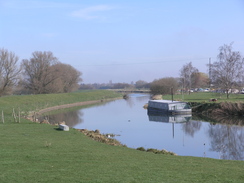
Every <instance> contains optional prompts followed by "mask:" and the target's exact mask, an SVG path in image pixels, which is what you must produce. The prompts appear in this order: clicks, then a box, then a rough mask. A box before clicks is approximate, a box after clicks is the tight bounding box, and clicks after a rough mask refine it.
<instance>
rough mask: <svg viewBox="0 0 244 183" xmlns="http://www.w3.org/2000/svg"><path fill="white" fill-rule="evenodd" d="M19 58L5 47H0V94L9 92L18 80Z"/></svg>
mask: <svg viewBox="0 0 244 183" xmlns="http://www.w3.org/2000/svg"><path fill="white" fill-rule="evenodd" d="M18 60H19V58H18V57H17V56H16V55H15V54H14V53H13V52H9V51H8V50H6V49H0V96H2V95H5V94H10V93H11V92H12V90H13V87H14V86H15V84H16V83H17V82H18V79H19V75H20V72H21V68H20V67H19V66H18V65H17V62H18Z"/></svg>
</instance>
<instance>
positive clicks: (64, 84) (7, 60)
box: [0, 48, 82, 96]
mask: <svg viewBox="0 0 244 183" xmlns="http://www.w3.org/2000/svg"><path fill="white" fill-rule="evenodd" d="M18 61H19V57H18V56H17V55H15V54H14V53H13V52H11V51H8V50H7V49H4V48H2V49H0V96H3V95H9V94H14V93H16V94H48V93H67V92H72V91H74V90H77V89H78V88H79V82H81V81H82V79H81V75H82V73H81V72H79V71H78V70H76V69H75V68H74V67H72V66H71V65H69V64H64V63H61V62H60V61H59V60H58V59H57V58H56V57H55V56H54V55H53V53H52V52H50V51H43V52H42V51H35V52H33V53H32V55H31V57H30V59H23V60H22V61H21V64H19V65H18Z"/></svg>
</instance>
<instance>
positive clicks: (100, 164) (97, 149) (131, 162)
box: [0, 91, 244, 183]
mask: <svg viewBox="0 0 244 183" xmlns="http://www.w3.org/2000/svg"><path fill="white" fill-rule="evenodd" d="M110 96H111V97H117V94H113V93H107V91H93V92H84V93H74V94H58V95H36V96H11V97H3V98H0V109H1V110H3V109H4V110H5V114H6V115H5V117H6V118H8V119H12V117H11V113H12V108H13V106H15V107H16V108H18V107H21V108H25V110H26V111H27V110H37V109H42V108H44V107H45V106H48V107H50V106H54V105H56V104H58V105H63V104H67V103H72V102H71V101H73V102H79V101H85V100H100V99H101V98H100V97H103V98H108V97H110ZM22 97H23V98H22ZM0 138H1V141H0V147H1V148H0V157H1V161H0V182H59V183H60V182H138V183H139V182H140V183H141V182H187V183H188V182H204V183H205V182H243V180H244V175H243V169H244V162H243V161H227V160H215V159H209V158H195V157H180V156H171V155H162V154H154V153H148V152H143V151H138V150H134V149H130V148H126V147H119V146H110V145H107V144H103V143H99V142H96V141H94V140H91V139H90V138H88V137H87V136H85V135H84V134H82V133H81V132H79V131H77V130H75V129H71V130H70V131H68V132H64V131H59V130H57V129H56V127H55V126H51V125H47V124H38V123H33V122H30V121H27V120H24V119H21V123H15V122H13V121H11V120H5V123H0Z"/></svg>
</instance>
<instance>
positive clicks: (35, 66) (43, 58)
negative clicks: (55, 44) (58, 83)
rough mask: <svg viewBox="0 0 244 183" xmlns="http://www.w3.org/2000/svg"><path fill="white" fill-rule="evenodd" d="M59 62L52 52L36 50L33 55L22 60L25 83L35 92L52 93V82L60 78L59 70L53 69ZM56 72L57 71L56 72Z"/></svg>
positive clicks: (26, 86)
mask: <svg viewBox="0 0 244 183" xmlns="http://www.w3.org/2000/svg"><path fill="white" fill-rule="evenodd" d="M57 63H58V59H57V58H56V57H54V56H53V53H52V52H45V51H44V52H40V51H36V52H33V53H32V57H31V58H30V59H29V60H28V59H24V60H23V61H22V66H23V74H24V81H23V84H24V85H25V88H27V89H28V90H29V91H30V92H31V93H33V94H41V93H52V91H50V86H49V85H50V84H51V83H53V82H54V80H56V79H57V78H58V74H56V73H58V70H53V69H51V66H52V65H55V64H57ZM54 72H56V73H54Z"/></svg>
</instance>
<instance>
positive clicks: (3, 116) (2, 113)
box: [2, 110, 4, 123]
mask: <svg viewBox="0 0 244 183" xmlns="http://www.w3.org/2000/svg"><path fill="white" fill-rule="evenodd" d="M2 121H3V123H4V114H3V110H2Z"/></svg>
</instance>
